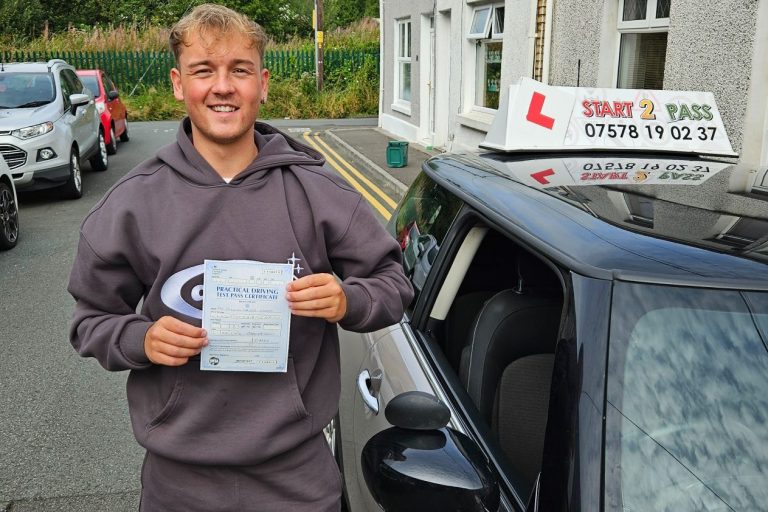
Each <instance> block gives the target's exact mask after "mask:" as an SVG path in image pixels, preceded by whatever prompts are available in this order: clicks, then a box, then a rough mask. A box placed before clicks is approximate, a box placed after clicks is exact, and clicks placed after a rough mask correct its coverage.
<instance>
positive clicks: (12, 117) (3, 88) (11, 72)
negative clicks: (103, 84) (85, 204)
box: [0, 59, 108, 199]
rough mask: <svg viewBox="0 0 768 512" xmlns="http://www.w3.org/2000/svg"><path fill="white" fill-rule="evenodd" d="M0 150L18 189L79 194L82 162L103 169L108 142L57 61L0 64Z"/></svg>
mask: <svg viewBox="0 0 768 512" xmlns="http://www.w3.org/2000/svg"><path fill="white" fill-rule="evenodd" d="M0 154H2V156H3V157H4V159H5V161H6V163H7V164H8V167H10V168H11V172H12V174H13V180H14V182H15V184H16V187H17V188H18V189H19V190H22V189H24V190H39V189H44V188H52V187H61V192H62V195H63V196H64V197H67V198H72V199H76V198H79V197H81V196H82V194H83V185H82V174H81V162H82V161H83V159H89V160H90V164H91V168H92V169H93V170H95V171H104V170H106V169H107V165H108V161H107V146H106V143H105V140H104V133H103V131H102V128H101V123H100V122H99V115H98V112H97V111H96V106H95V105H94V101H93V94H92V93H91V91H89V90H88V89H87V88H85V87H84V86H83V84H82V82H81V81H80V79H79V78H78V77H77V74H76V73H75V68H73V67H72V66H70V65H69V64H67V63H66V62H65V61H63V60H61V59H52V60H50V61H48V62H46V63H42V62H29V63H11V64H2V65H0Z"/></svg>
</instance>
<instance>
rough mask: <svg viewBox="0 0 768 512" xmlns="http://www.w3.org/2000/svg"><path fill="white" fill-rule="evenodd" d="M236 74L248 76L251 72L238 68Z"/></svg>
mask: <svg viewBox="0 0 768 512" xmlns="http://www.w3.org/2000/svg"><path fill="white" fill-rule="evenodd" d="M234 72H235V74H238V75H247V74H249V73H250V71H248V70H247V69H244V68H236V69H235V70H234Z"/></svg>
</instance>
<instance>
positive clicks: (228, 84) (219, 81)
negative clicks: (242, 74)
mask: <svg viewBox="0 0 768 512" xmlns="http://www.w3.org/2000/svg"><path fill="white" fill-rule="evenodd" d="M233 91H234V85H233V83H232V77H230V76H229V73H227V72H226V71H225V72H221V73H217V74H216V81H215V82H214V83H213V92H214V93H216V94H230V93H232V92H233Z"/></svg>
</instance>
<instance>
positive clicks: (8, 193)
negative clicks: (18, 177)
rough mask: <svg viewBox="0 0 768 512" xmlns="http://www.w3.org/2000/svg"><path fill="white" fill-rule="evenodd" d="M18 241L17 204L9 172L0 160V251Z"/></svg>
mask: <svg viewBox="0 0 768 512" xmlns="http://www.w3.org/2000/svg"><path fill="white" fill-rule="evenodd" d="M18 240H19V202H18V201H17V199H16V187H14V186H13V178H12V177H11V170H10V169H8V165H7V164H6V163H5V160H3V159H2V158H0V251H2V250H5V249H11V248H12V247H15V246H16V242H17V241H18Z"/></svg>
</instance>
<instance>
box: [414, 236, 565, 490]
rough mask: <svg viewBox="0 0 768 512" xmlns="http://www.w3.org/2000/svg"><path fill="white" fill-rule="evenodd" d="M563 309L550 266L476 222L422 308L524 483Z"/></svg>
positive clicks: (542, 417)
mask: <svg viewBox="0 0 768 512" xmlns="http://www.w3.org/2000/svg"><path fill="white" fill-rule="evenodd" d="M562 310H563V285H562V283H561V279H560V277H559V275H558V271H557V270H556V268H555V267H554V266H550V265H549V264H547V263H545V262H544V261H543V260H542V259H540V258H539V257H537V256H535V255H534V254H533V253H531V252H530V251H527V250H526V249H524V248H523V247H521V246H520V245H519V244H516V243H515V242H514V241H512V240H511V239H510V238H508V237H506V236H505V235H503V234H501V233H499V232H497V231H495V230H493V229H490V228H488V227H486V226H481V225H477V226H474V227H472V228H471V229H469V231H468V232H467V235H466V236H465V237H464V239H463V241H461V243H460V244H459V248H458V250H457V251H456V254H455V256H454V257H453V260H452V262H451V263H450V267H449V269H448V271H447V273H446V274H445V279H444V281H443V283H442V285H441V286H440V289H439V292H438V294H437V297H436V299H435V302H434V305H433V306H432V308H431V310H430V314H429V317H430V318H429V325H430V329H431V331H432V337H433V339H434V340H435V341H436V343H437V345H438V346H439V347H440V349H441V350H442V352H443V354H444V355H445V361H446V362H447V364H448V365H449V366H450V371H452V372H455V374H456V376H457V377H458V381H459V382H460V383H461V386H462V387H463V389H464V390H466V392H467V395H468V396H469V398H470V400H471V402H472V404H473V406H474V407H475V408H476V411H477V416H478V417H479V418H481V421H483V422H484V423H485V426H487V428H488V431H490V432H491V433H492V435H493V436H494V437H495V441H496V442H497V444H498V446H500V447H501V449H502V451H503V452H504V454H505V455H506V459H507V460H506V462H507V463H508V464H507V465H508V467H509V468H511V469H512V471H513V472H514V473H515V480H516V481H518V482H519V483H520V484H521V486H524V487H523V488H524V489H527V490H528V491H530V489H531V488H532V487H533V484H534V482H535V480H536V478H537V476H538V474H539V471H540V469H541V460H542V452H543V446H544V433H545V430H546V422H547V411H548V406H549V399H550V397H549V390H550V381H551V378H552V369H553V363H554V354H555V346H556V343H557V339H558V338H557V336H558V330H559V326H560V320H561V315H562Z"/></svg>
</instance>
